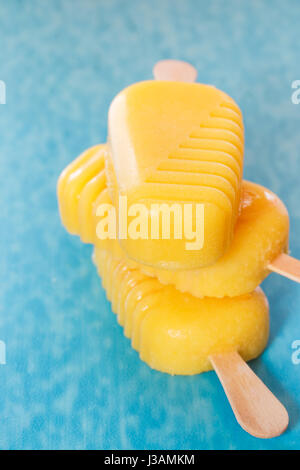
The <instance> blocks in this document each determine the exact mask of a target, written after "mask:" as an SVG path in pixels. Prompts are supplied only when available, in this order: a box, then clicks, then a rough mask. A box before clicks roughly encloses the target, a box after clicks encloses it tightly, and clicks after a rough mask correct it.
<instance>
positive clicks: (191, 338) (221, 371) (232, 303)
mask: <svg viewBox="0 0 300 470" xmlns="http://www.w3.org/2000/svg"><path fill="white" fill-rule="evenodd" d="M94 262H95V264H96V266H97V269H98V272H99V274H100V276H101V277H102V283H103V287H104V288H105V290H106V292H107V297H108V299H109V300H110V301H111V302H112V309H113V311H114V312H115V313H117V315H118V320H119V323H120V324H121V325H122V326H123V327H124V332H125V335H126V336H127V337H130V338H131V341H132V346H133V347H134V348H135V349H136V350H137V351H139V354H140V357H141V359H142V360H143V361H145V362H146V363H147V364H149V366H150V367H152V368H154V369H157V370H159V371H162V372H167V373H169V374H172V375H173V374H180V375H192V374H198V373H201V372H204V371H207V370H210V369H212V368H214V369H215V371H216V372H217V374H218V377H219V378H220V381H221V383H222V385H223V387H224V390H225V392H226V395H227V397H228V399H229V402H230V404H231V406H232V409H233V411H234V413H235V416H236V418H237V420H238V422H239V423H240V425H241V426H242V427H243V428H244V429H245V430H246V431H247V432H249V433H250V434H252V435H254V436H256V437H264V438H269V437H274V436H277V435H279V434H281V433H282V432H283V431H284V430H285V429H286V427H287V425H288V414H287V412H286V410H285V408H284V407H283V406H282V404H281V403H280V402H279V401H278V400H277V398H276V397H274V395H273V394H272V393H271V392H270V390H269V389H268V388H267V387H266V386H265V385H264V384H263V383H262V382H261V381H260V379H259V378H258V377H257V376H256V375H255V374H254V373H253V371H252V370H251V369H250V368H249V367H248V366H247V365H246V364H245V362H244V360H249V359H252V358H254V357H257V356H258V355H259V354H260V353H261V352H262V350H263V349H264V347H265V346H266V343H267V339H268V333H269V313H268V311H269V309H268V302H267V299H266V297H265V295H264V293H263V291H262V290H261V289H260V288H257V289H256V290H255V291H254V292H252V293H250V294H246V295H244V296H240V297H236V298H226V299H214V298H205V299H199V298H196V297H193V296H192V295H190V294H183V293H181V292H179V291H178V290H176V289H175V288H174V287H172V286H163V285H162V284H161V283H160V282H159V281H158V280H156V279H152V278H149V277H147V276H146V275H143V274H142V273H141V271H140V270H138V269H134V268H133V269H132V268H130V266H129V265H128V264H127V262H126V259H125V258H124V257H123V258H119V259H118V258H116V257H114V256H112V254H111V253H110V252H109V251H106V250H102V249H100V248H96V249H95V251H94ZM242 358H243V359H244V360H243V359H242Z"/></svg>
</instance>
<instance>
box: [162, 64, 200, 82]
mask: <svg viewBox="0 0 300 470" xmlns="http://www.w3.org/2000/svg"><path fill="white" fill-rule="evenodd" d="M153 76H154V78H155V80H170V81H175V82H194V81H195V80H196V78H197V70H196V69H195V67H193V65H191V64H189V63H188V62H184V61H182V60H173V59H168V60H160V61H159V62H157V63H156V64H155V65H154V67H153Z"/></svg>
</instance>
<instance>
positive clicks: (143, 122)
mask: <svg viewBox="0 0 300 470" xmlns="http://www.w3.org/2000/svg"><path fill="white" fill-rule="evenodd" d="M108 127H109V151H108V154H107V162H106V173H107V178H108V187H109V191H110V195H111V197H112V199H113V201H114V204H115V205H116V207H117V209H118V207H119V197H120V196H126V197H127V202H128V206H131V205H133V204H137V203H138V204H143V205H145V206H146V207H147V208H148V209H149V210H150V209H151V213H152V214H153V211H154V210H155V209H153V204H160V203H161V204H162V203H167V204H169V205H172V204H174V203H176V204H179V205H180V206H181V208H182V210H183V204H184V203H190V204H193V206H195V205H196V204H197V203H198V204H203V205H204V244H203V246H202V248H201V249H196V250H187V249H186V243H187V242H189V241H190V240H188V239H187V238H186V237H185V236H184V234H183V237H182V239H176V238H175V236H174V233H171V237H170V239H163V237H162V234H161V233H160V236H159V239H152V238H151V236H150V225H151V222H150V219H149V237H148V239H147V240H143V239H137V240H133V239H132V238H129V237H128V238H126V239H120V243H121V245H122V247H123V249H124V250H125V252H126V253H127V255H128V256H129V257H130V258H132V259H135V260H136V261H138V262H141V263H144V264H148V265H151V266H154V267H162V268H168V269H172V270H174V269H183V268H187V269H192V268H197V267H202V266H206V265H210V264H212V263H214V262H215V261H216V260H217V259H219V258H220V257H221V256H222V255H223V254H224V252H225V251H226V250H227V248H228V247H229V246H230V243H231V240H232V236H233V229H234V226H235V222H236V218H237V215H238V209H239V201H240V184H241V178H242V166H243V151H244V137H243V122H242V115H241V111H240V110H239V107H238V106H237V104H236V103H235V102H234V100H233V99H231V98H230V97H229V96H228V95H226V94H225V93H223V92H222V91H220V90H218V89H217V88H215V87H212V86H209V85H203V84H196V83H182V82H172V81H146V82H140V83H137V84H134V85H131V86H130V87H128V88H126V89H125V90H123V91H122V92H121V93H119V94H118V95H117V96H116V98H115V99H114V100H113V102H112V104H111V106H110V110H109V118H108ZM194 213H195V211H194ZM128 223H129V219H128Z"/></svg>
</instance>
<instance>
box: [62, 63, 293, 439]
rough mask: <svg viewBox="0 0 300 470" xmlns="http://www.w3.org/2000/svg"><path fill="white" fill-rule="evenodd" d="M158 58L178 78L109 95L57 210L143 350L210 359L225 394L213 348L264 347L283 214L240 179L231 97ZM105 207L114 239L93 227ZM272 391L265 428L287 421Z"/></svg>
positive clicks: (162, 364) (168, 362)
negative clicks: (266, 285)
mask: <svg viewBox="0 0 300 470" xmlns="http://www.w3.org/2000/svg"><path fill="white" fill-rule="evenodd" d="M159 67H160V68H159ZM159 67H158V69H157V70H158V72H156V74H157V75H159V78H160V77H162V76H163V74H164V73H165V72H166V71H167V74H168V73H169V76H168V77H167V78H170V75H171V76H172V74H173V78H174V76H175V78H176V73H175V72H176V71H178V70H179V71H181V72H183V74H184V73H185V72H186V75H185V80H186V82H181V81H179V80H178V79H177V80H152V81H145V82H141V83H137V84H134V85H132V86H130V87H128V88H126V89H125V90H123V91H122V92H121V93H119V94H118V95H117V97H116V98H115V99H114V101H113V102H112V104H111V107H110V111H109V136H108V144H104V145H98V146H95V147H93V148H91V149H89V150H87V151H86V152H84V153H83V154H82V155H80V156H79V157H78V158H77V159H76V160H75V161H74V162H72V163H71V164H70V165H69V166H68V167H67V168H66V169H65V170H64V171H63V173H62V175H61V176H60V179H59V182H58V200H59V207H60V214H61V218H62V221H63V224H64V225H65V227H66V228H67V230H68V231H69V232H71V233H74V234H77V235H80V237H81V239H82V240H83V241H84V242H86V243H92V244H94V245H95V250H94V261H95V264H96V266H97V268H98V271H99V274H100V276H101V277H102V282H103V286H104V288H105V290H106V292H107V296H108V298H109V300H110V301H111V303H112V309H113V311H114V312H116V313H117V314H118V319H119V322H120V323H121V325H122V326H124V331H125V334H126V336H128V337H130V338H131V340H132V346H133V347H134V348H135V349H137V350H138V351H139V353H140V356H141V359H143V360H144V361H145V362H147V363H148V364H149V365H150V366H151V367H153V368H155V369H158V370H160V371H163V372H167V373H170V374H184V375H189V374H196V373H200V372H203V371H206V370H209V369H211V368H213V367H214V368H215V370H216V371H217V373H218V375H219V376H220V378H221V381H222V383H223V386H224V388H225V390H226V393H227V394H228V397H229V400H230V401H231V397H230V391H229V390H227V389H226V385H225V383H226V381H225V380H223V379H224V377H223V379H222V375H223V373H224V374H225V375H226V374H227V375H228V370H226V373H225V372H224V371H225V368H224V366H222V365H221V364H222V360H221V361H220V358H221V359H222V358H223V359H224V357H228V358H230V359H231V363H232V364H233V363H234V362H235V361H242V359H241V357H242V358H243V359H244V360H246V361H248V360H250V359H252V358H255V357H257V356H258V355H259V354H260V353H261V352H262V351H263V349H264V347H265V346H266V343H267V339H268V331H269V313H268V310H269V309H268V302H267V299H266V297H265V295H264V293H263V291H262V290H261V288H260V287H258V285H259V284H260V282H261V281H262V280H263V279H264V278H265V277H266V276H267V274H268V273H269V272H270V269H271V268H272V263H273V265H274V267H273V268H272V269H274V270H275V269H276V262H274V260H278V259H280V256H282V254H283V253H285V252H286V251H287V248H288V233H289V220H288V213H287V210H286V208H285V206H284V205H283V203H282V202H281V201H280V199H279V198H278V197H277V196H276V195H275V194H273V193H272V192H271V191H269V190H268V189H266V188H263V187H262V186H259V185H257V184H254V183H251V182H248V181H242V168H243V153H244V132H243V122H242V114H241V111H240V110H239V108H238V106H237V104H236V103H235V102H234V101H233V100H232V98H230V97H229V96H228V95H226V94H225V93H223V92H221V91H220V90H218V89H216V88H214V87H212V86H208V85H203V84H198V83H197V84H196V83H188V81H189V78H190V76H191V75H190V74H189V71H190V72H192V74H193V73H194V72H193V69H191V68H190V69H188V66H184V64H183V65H181V66H180V64H179V65H178V63H175V62H167V63H165V62H164V63H162V64H160V66H159ZM174 67H175V68H174ZM163 78H164V77H163ZM180 78H182V77H180ZM193 78H194V77H193ZM124 201H125V202H126V209H127V210H126V212H124V214H125V215H124V214H123V212H122V217H121V216H120V212H121V210H122V211H123V207H124ZM166 207H167V208H169V209H170V210H169V220H168V221H169V226H168V228H167V229H166V227H164V225H163V221H162V217H163V210H162V208H164V209H166ZM110 208H112V209H114V211H115V212H114V213H115V214H116V215H117V217H116V218H115V222H116V227H115V231H114V233H115V235H116V236H115V237H112V238H110V236H111V234H108V232H107V233H105V234H103V231H102V232H101V233H100V230H98V229H99V222H100V223H101V220H102V222H103V214H104V212H105V211H106V210H107V212H109V209H110ZM112 213H113V212H112ZM166 213H168V211H167V212H166ZM178 214H179V215H178ZM180 214H181V215H180ZM199 214H200V215H201V217H200V218H199V220H200V222H201V223H200V225H199V223H198V222H199V220H198V219H197V216H198V215H199ZM137 215H138V217H137ZM176 216H178V217H179V216H180V217H179V219H178V220H180V222H181V225H182V226H183V227H184V229H182V226H181V229H182V230H181V232H180V236H178V230H177V228H178V227H177V228H176V227H175V217H176ZM110 217H111V216H109V217H107V220H106V223H108V221H111V219H110ZM137 219H138V221H137ZM178 220H177V221H178ZM154 221H156V222H158V223H157V225H155V227H154ZM170 221H173V226H172V223H170ZM186 226H188V227H189V230H186ZM101 227H102V228H103V224H102V225H101ZM133 229H134V230H133ZM200 231H201V237H200V235H199V232H200ZM191 235H193V237H194V239H193V240H192V237H191ZM195 241H196V242H197V243H198V245H199V243H200V245H201V246H200V247H199V246H197V247H196V248H195V244H193V243H195ZM279 264H280V263H279ZM237 353H238V354H237ZM240 356H241V357H240ZM222 367H223V368H222ZM247 370H248V369H247ZM249 371H250V369H249ZM247 373H250V372H247ZM235 374H237V371H235ZM256 379H257V378H256ZM257 380H259V379H257ZM261 385H262V384H261ZM266 390H267V389H266ZM261 393H262V392H261ZM269 393H270V392H269ZM270 395H271V394H270ZM272 400H275V403H276V406H277V407H279V408H278V409H277V414H279V415H280V413H281V417H282V421H284V423H283V424H282V423H281V427H280V426H279V427H278V429H277V430H276V431H275V430H274V429H272V431H269V436H266V435H265V436H264V437H270V434H272V433H273V435H275V434H276V433H277V434H278V433H280V432H282V431H283V430H284V429H285V427H286V426H287V419H288V418H287V415H286V412H285V410H284V408H283V407H282V405H281V404H280V403H279V402H277V401H276V399H275V397H274V396H273V395H272ZM272 400H269V402H270V403H273V401H272ZM233 401H234V400H233V399H232V401H231V404H232V406H233V409H234V411H235V413H236V416H237V418H238V420H239V422H240V423H241V424H242V426H243V427H244V428H247V426H246V425H245V424H244V425H243V423H242V421H243V419H242V418H241V417H239V416H238V413H237V412H236V410H235V408H237V407H238V408H240V405H236V404H235V405H234V403H233ZM270 406H271V405H270ZM280 407H281V408H280ZM278 410H280V411H278ZM248 411H249V410H248ZM271 412H273V410H271V411H270V413H271ZM257 414H258V412H257ZM248 415H249V413H248ZM275 421H276V420H275ZM260 424H261V423H260ZM262 428H263V426H262ZM279 428H280V429H279ZM249 429H250V430H249ZM251 429H252V428H251V426H250V427H249V426H248V429H247V430H248V431H249V432H252V434H255V435H259V431H258V430H257V429H255V430H253V429H252V430H251ZM274 433H275V434H274ZM263 434H264V432H263V431H262V432H261V435H263Z"/></svg>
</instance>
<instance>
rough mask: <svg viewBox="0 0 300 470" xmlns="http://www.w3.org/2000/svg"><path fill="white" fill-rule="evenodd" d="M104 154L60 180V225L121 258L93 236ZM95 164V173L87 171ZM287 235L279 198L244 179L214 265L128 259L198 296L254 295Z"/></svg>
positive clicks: (79, 163) (77, 164) (115, 246)
mask: <svg viewBox="0 0 300 470" xmlns="http://www.w3.org/2000/svg"><path fill="white" fill-rule="evenodd" d="M87 154H88V155H89V159H87V158H86V155H87ZM95 155H96V156H97V159H98V160H99V161H97V162H96V161H95ZM105 155H106V148H105V145H102V146H98V147H95V148H93V149H92V150H91V151H90V152H89V151H87V152H85V153H84V154H82V156H80V157H79V159H76V160H75V161H74V162H73V163H71V165H70V166H69V167H68V169H66V170H65V171H64V172H63V173H62V176H61V178H60V180H59V184H58V188H59V189H58V194H59V205H60V211H61V217H62V220H63V223H64V225H65V226H66V228H67V229H68V230H69V231H71V232H72V233H74V230H73V229H74V227H75V228H76V231H75V233H77V234H78V235H80V237H81V238H82V240H83V241H84V242H87V243H93V244H95V245H97V246H99V247H102V248H107V249H109V250H110V251H113V252H114V253H116V255H117V256H120V255H121V254H122V251H124V250H122V248H121V247H120V245H119V243H118V241H116V240H101V239H99V238H98V237H97V234H96V229H97V224H98V223H99V221H100V220H101V217H97V216H96V211H97V208H98V207H100V206H101V204H111V199H110V196H109V193H108V190H107V186H106V177H105V172H104V171H103V168H104V161H105ZM93 166H94V167H95V168H94V171H91V167H93ZM98 168H101V170H100V171H99V170H98ZM97 171H99V173H98V174H97ZM95 174H96V176H92V175H95ZM288 235H289V218H288V213H287V210H286V208H285V206H284V204H283V203H282V202H281V200H280V199H279V198H278V197H277V196H276V195H275V194H274V193H272V192H271V191H269V190H268V189H266V188H264V187H263V186H260V185H258V184H255V183H251V182H249V181H243V183H242V190H241V210H240V215H239V218H238V220H237V223H236V227H235V231H234V237H233V240H232V243H231V245H230V247H229V249H228V251H227V252H226V253H225V254H224V255H223V256H222V257H221V258H220V259H219V260H218V261H217V262H216V263H214V264H213V265H211V266H207V267H203V268H200V269H193V270H181V271H178V270H177V271H169V270H164V269H159V268H152V267H150V266H147V265H142V264H137V263H135V262H134V261H133V260H129V259H128V262H129V263H130V264H131V266H133V267H137V266H138V267H139V269H141V270H142V271H143V272H144V273H145V274H147V275H150V276H154V277H157V278H158V279H159V280H160V281H161V282H162V283H163V284H172V285H174V286H175V287H176V288H177V289H179V290H180V291H182V292H189V293H191V294H193V295H194V296H196V297H205V296H208V297H224V296H230V297H234V296H238V295H243V294H245V293H248V292H252V291H253V290H254V289H255V288H256V287H257V286H258V285H259V284H260V283H261V281H262V280H263V279H264V278H265V277H266V276H267V275H268V274H269V273H270V268H272V266H270V265H271V264H272V263H273V264H274V260H278V259H279V257H280V256H281V254H283V253H285V252H286V251H287V249H288ZM296 263H297V262H296ZM285 275H286V274H285Z"/></svg>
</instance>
